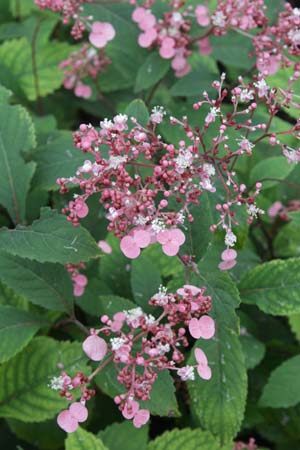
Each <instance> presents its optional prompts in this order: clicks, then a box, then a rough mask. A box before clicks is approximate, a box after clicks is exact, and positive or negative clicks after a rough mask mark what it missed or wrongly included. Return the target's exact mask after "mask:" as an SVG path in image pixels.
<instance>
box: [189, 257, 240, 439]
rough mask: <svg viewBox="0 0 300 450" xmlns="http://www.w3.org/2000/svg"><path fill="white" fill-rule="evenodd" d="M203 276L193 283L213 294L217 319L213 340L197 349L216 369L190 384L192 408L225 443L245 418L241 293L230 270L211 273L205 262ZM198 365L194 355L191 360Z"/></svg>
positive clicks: (198, 345) (200, 267)
mask: <svg viewBox="0 0 300 450" xmlns="http://www.w3.org/2000/svg"><path fill="white" fill-rule="evenodd" d="M199 271H200V277H198V278H196V277H195V278H194V279H193V280H192V282H193V284H195V283H198V285H200V286H202V285H204V286H206V287H207V294H208V295H211V297H212V305H213V307H212V312H211V315H212V317H213V318H214V320H215V324H216V333H215V336H214V338H213V339H210V340H207V341H204V340H198V341H197V342H196V344H195V348H198V347H200V348H202V349H203V350H204V352H205V353H206V355H207V358H208V361H209V364H210V365H211V369H212V378H211V380H209V381H205V380H203V379H201V378H200V377H198V376H196V379H195V381H194V382H191V383H189V392H190V396H191V399H192V403H191V407H192V411H193V412H194V414H195V416H196V417H197V419H198V420H199V422H200V425H201V426H202V427H203V428H204V429H206V430H208V431H210V432H211V433H212V434H213V435H214V436H216V439H218V440H219V441H220V443H221V444H222V445H224V444H227V443H228V442H229V441H230V440H232V439H233V438H234V436H235V435H236V434H237V432H238V431H239V429H240V425H241V422H242V419H243V414H244V409H245V403H246V395H247V373H246V367H245V361H244V355H243V351H242V348H241V344H240V342H239V336H238V333H239V322H238V318H237V315H236V313H235V308H237V306H238V305H239V302H240V300H239V295H238V291H237V288H236V286H235V284H234V283H233V282H232V281H231V279H230V277H229V276H228V275H227V274H226V273H221V272H213V271H211V272H209V271H208V269H207V266H206V263H205V261H203V262H201V263H200V264H199ZM189 363H192V364H194V363H195V359H194V354H193V353H192V355H191V357H190V362H189Z"/></svg>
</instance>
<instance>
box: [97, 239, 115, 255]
mask: <svg viewBox="0 0 300 450" xmlns="http://www.w3.org/2000/svg"><path fill="white" fill-rule="evenodd" d="M98 247H99V248H100V249H101V250H102V251H103V253H106V254H109V253H111V252H112V248H111V246H110V245H109V244H108V243H107V242H105V241H99V242H98Z"/></svg>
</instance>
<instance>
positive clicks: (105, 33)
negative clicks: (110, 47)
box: [89, 22, 116, 48]
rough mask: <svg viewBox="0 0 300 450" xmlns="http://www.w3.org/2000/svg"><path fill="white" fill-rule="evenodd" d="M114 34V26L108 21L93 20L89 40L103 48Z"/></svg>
mask: <svg viewBox="0 0 300 450" xmlns="http://www.w3.org/2000/svg"><path fill="white" fill-rule="evenodd" d="M115 35H116V32H115V29H114V27H113V26H112V25H111V24H110V23H108V22H94V23H93V25H92V31H91V33H90V35H89V41H90V43H91V44H93V45H94V46H95V47H97V48H103V47H105V46H106V44H107V43H108V42H109V41H111V40H112V39H113V38H114V37H115Z"/></svg>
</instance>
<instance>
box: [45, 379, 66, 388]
mask: <svg viewBox="0 0 300 450" xmlns="http://www.w3.org/2000/svg"><path fill="white" fill-rule="evenodd" d="M48 386H49V388H50V389H53V390H54V391H61V390H62V389H63V388H64V377H62V376H60V377H53V378H52V379H51V380H50V383H49V384H48Z"/></svg>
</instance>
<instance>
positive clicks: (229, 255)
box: [221, 248, 237, 261]
mask: <svg viewBox="0 0 300 450" xmlns="http://www.w3.org/2000/svg"><path fill="white" fill-rule="evenodd" d="M236 257H237V252H236V251H235V250H232V249H229V248H228V249H227V250H224V252H223V253H222V255H221V258H222V259H223V261H231V260H233V259H236Z"/></svg>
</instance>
